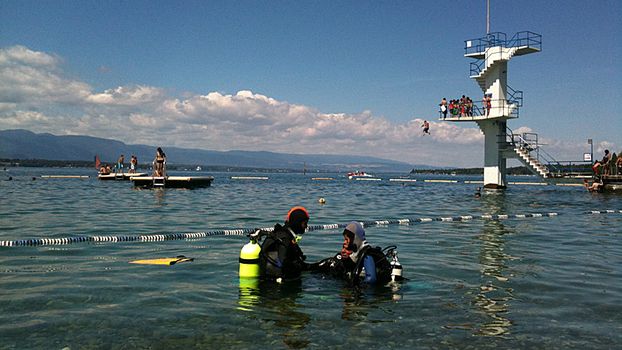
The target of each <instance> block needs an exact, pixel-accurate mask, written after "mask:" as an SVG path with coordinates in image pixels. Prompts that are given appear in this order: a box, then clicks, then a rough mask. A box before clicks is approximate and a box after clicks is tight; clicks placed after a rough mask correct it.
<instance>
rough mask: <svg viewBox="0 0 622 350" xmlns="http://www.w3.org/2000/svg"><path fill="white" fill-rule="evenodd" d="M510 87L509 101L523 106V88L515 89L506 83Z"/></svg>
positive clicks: (508, 92)
mask: <svg viewBox="0 0 622 350" xmlns="http://www.w3.org/2000/svg"><path fill="white" fill-rule="evenodd" d="M506 86H507V88H508V91H507V94H508V98H507V101H508V102H509V103H511V104H515V105H516V106H517V107H522V106H523V92H522V91H521V90H514V89H512V87H511V86H510V85H506Z"/></svg>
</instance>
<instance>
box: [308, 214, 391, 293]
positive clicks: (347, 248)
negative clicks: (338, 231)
mask: <svg viewBox="0 0 622 350" xmlns="http://www.w3.org/2000/svg"><path fill="white" fill-rule="evenodd" d="M343 238H344V242H343V247H342V249H341V252H339V253H337V255H335V256H334V257H331V258H328V259H324V260H322V261H320V262H318V263H315V264H312V265H310V267H309V269H310V270H313V271H317V272H321V273H324V274H327V275H331V276H333V277H337V278H340V279H344V280H346V281H347V282H348V283H349V284H350V285H352V286H359V285H361V284H375V285H384V284H386V283H388V282H390V281H392V280H393V281H399V280H402V279H403V278H402V266H401V264H400V263H399V261H398V260H397V252H396V251H395V247H394V246H392V247H388V248H385V250H388V252H387V253H386V254H385V253H384V251H383V250H382V249H380V247H372V246H370V245H369V244H368V243H367V241H366V240H365V230H364V229H363V226H362V225H361V224H360V223H358V222H356V221H352V222H351V223H349V224H348V225H347V226H346V228H345V230H344V231H343ZM389 257H390V258H391V259H392V260H391V261H389V259H388V258H389Z"/></svg>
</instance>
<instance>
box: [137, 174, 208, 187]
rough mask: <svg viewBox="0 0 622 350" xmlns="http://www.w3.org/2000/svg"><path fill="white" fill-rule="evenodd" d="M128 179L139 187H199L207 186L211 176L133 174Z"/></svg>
mask: <svg viewBox="0 0 622 350" xmlns="http://www.w3.org/2000/svg"><path fill="white" fill-rule="evenodd" d="M130 180H131V181H132V182H133V183H134V186H135V187H141V188H200V187H209V186H211V184H212V181H214V177H213V176H133V177H131V178H130Z"/></svg>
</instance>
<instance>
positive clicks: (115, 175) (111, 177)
mask: <svg viewBox="0 0 622 350" xmlns="http://www.w3.org/2000/svg"><path fill="white" fill-rule="evenodd" d="M137 176H147V173H109V174H101V173H100V174H98V175H97V178H98V179H99V180H130V178H132V177H137Z"/></svg>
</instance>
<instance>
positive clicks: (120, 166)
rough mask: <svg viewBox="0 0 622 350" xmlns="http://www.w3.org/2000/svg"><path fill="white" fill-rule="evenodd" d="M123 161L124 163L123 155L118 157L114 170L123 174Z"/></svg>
mask: <svg viewBox="0 0 622 350" xmlns="http://www.w3.org/2000/svg"><path fill="white" fill-rule="evenodd" d="M123 163H125V156H123V155H121V156H120V157H119V159H118V160H117V171H116V172H121V174H123Z"/></svg>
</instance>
